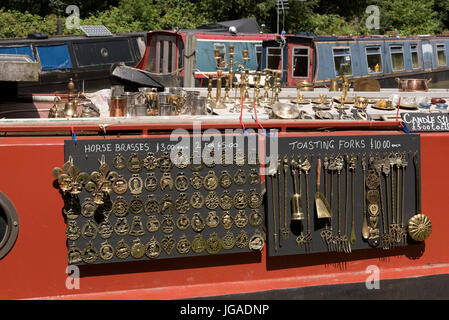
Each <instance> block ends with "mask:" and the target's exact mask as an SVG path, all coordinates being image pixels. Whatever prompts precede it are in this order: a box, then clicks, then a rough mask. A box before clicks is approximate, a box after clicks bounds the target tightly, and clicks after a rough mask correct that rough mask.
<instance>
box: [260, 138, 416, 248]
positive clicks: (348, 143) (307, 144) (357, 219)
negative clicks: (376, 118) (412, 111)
mask: <svg viewBox="0 0 449 320" xmlns="http://www.w3.org/2000/svg"><path fill="white" fill-rule="evenodd" d="M270 143H273V141H272V140H270V139H267V148H270ZM277 143H278V155H279V156H280V160H281V161H280V177H281V179H280V181H279V182H280V183H279V185H278V174H277V168H276V167H277V166H275V168H274V171H273V167H271V169H270V172H269V173H270V175H268V176H267V177H266V181H267V183H266V193H265V200H266V201H265V212H266V215H267V216H266V219H267V225H268V228H267V242H268V253H269V255H270V256H282V255H293V254H304V253H313V252H327V251H341V252H345V250H346V251H348V252H349V249H348V247H349V246H348V244H347V243H346V244H345V242H344V241H342V240H341V239H343V237H344V236H346V237H347V239H348V241H349V242H350V240H351V231H352V192H354V227H355V237H356V239H355V241H354V242H353V243H352V244H350V249H351V250H357V249H364V248H371V247H376V246H377V247H379V248H381V247H383V245H384V243H383V242H382V236H383V235H384V225H385V228H386V230H387V233H389V228H390V224H392V222H393V221H392V218H393V216H392V213H391V212H392V211H391V210H392V209H391V207H392V201H391V199H392V198H394V210H395V211H394V212H395V216H394V217H395V221H394V222H396V221H397V217H398V212H399V222H400V223H398V224H399V225H401V223H402V226H404V225H405V226H406V225H407V221H408V219H409V218H410V217H412V216H413V215H415V214H416V212H417V210H416V197H415V193H416V190H415V166H414V161H413V160H414V157H416V160H417V162H418V164H419V163H420V137H419V135H410V134H403V135H367V136H323V137H317V136H314V137H300V136H298V137H279V140H278V141H277ZM394 154H396V155H401V159H402V163H404V164H405V162H404V160H405V161H407V166H406V167H405V168H404V169H403V168H402V166H400V167H399V189H400V193H399V195H400V196H399V203H400V207H399V211H397V210H398V209H397V203H398V201H397V191H396V190H397V185H398V180H397V178H398V176H397V170H398V169H397V168H398V167H397V166H396V165H393V167H392V168H393V170H392V173H393V175H391V172H389V175H388V177H386V175H385V173H381V175H380V177H381V179H380V182H381V186H377V185H376V184H375V180H376V179H375V176H378V177H379V174H378V173H377V171H375V169H376V168H375V167H374V164H379V163H380V161H379V160H380V159H387V158H388V157H389V155H394ZM285 156H286V157H287V158H286V159H287V167H288V169H287V176H286V177H287V180H286V181H287V185H286V190H287V192H286V193H285V191H284V190H285V189H284V188H285V187H284V157H285ZM298 156H299V157H300V159H301V161H300V163H301V164H302V165H304V161H305V159H306V157H307V159H308V162H310V170H309V174H308V198H307V196H306V179H305V177H306V175H305V171H302V174H301V191H302V193H301V202H302V211H303V213H304V217H303V218H304V219H303V220H292V210H293V208H292V206H293V205H292V196H293V194H294V182H293V179H292V166H291V160H292V159H294V160H295V161H296V162H297V163H298ZM337 156H341V157H342V158H341V159H343V162H342V166H341V171H340V178H338V170H336V169H335V168H333V169H335V170H333V179H332V175H331V173H330V171H329V170H328V171H325V169H324V167H325V164H324V162H325V157H327V160H328V161H327V162H328V165H327V166H328V169H329V166H330V164H329V163H330V160H331V159H332V158H333V159H334V160H333V161H334V163H335V159H336V157H337ZM346 156H348V158H347V157H346ZM351 156H354V157H355V158H354V159H355V160H354V161H353V162H354V164H355V169H354V170H352V169H350V168H349V169H348V166H347V164H348V160H349V163H351V161H350V160H351ZM363 156H365V160H366V171H365V181H368V180H370V181H374V185H373V184H371V187H373V190H377V191H372V192H370V201H368V200H366V202H365V203H366V211H365V212H368V206H369V205H370V204H371V203H376V199H375V198H376V195H377V198H380V195H382V203H381V202H380V200H377V207H376V205H374V206H371V207H370V210H372V211H369V212H372V213H374V218H373V219H376V218H375V217H376V214H375V212H376V210H375V209H377V210H378V211H377V212H378V213H377V222H376V220H373V224H372V226H376V223H377V229H378V235H379V237H378V238H376V236H375V235H376V232H375V230H374V232H373V234H372V235H373V236H372V238H373V239H370V240H366V239H364V238H363V237H362V225H363V219H364V218H363V217H364V206H363V199H364V185H363V181H364V180H363V170H362V159H363ZM292 157H293V158H292ZM398 157H399V156H398ZM318 158H320V160H321V179H320V184H321V186H320V191H321V193H323V194H324V196H325V198H326V200H327V202H328V203H329V206H330V207H331V213H332V219H328V218H320V219H318V217H317V208H316V205H315V194H316V191H317V189H316V186H317V182H316V181H317V162H318ZM392 159H394V158H392ZM384 163H385V162H384ZM378 167H379V166H378ZM388 167H389V166H385V170H386V171H387V172H388V171H389V170H388V169H390V170H391V167H390V168H388ZM380 168H381V169H380V170H381V172H382V171H383V170H382V167H380ZM418 168H419V166H418ZM403 170H404V172H405V175H404V189H405V191H404V193H403V192H402V190H403V189H402V176H403ZM273 172H275V175H274V176H272V175H271V174H272V173H273ZM352 172H354V183H353V184H352ZM347 173H348V175H346V174H347ZM373 174H374V175H375V176H374V175H373ZM325 175H326V178H327V179H326V180H327V181H326V182H327V186H326V187H327V193H325V188H324V187H325V183H324V182H325ZM418 175H420V173H419V172H418ZM391 177H393V189H394V194H393V197H392V194H391V190H392V189H391ZM347 178H348V180H346V179H347ZM295 179H296V183H297V191H298V192H299V189H300V185H299V171H297V172H296V176H295ZM338 179H340V190H339V189H338ZM332 180H333V186H332V201H331V183H332ZM346 181H348V183H347V182H346ZM387 182H388V187H387ZM273 187H274V192H273V189H272V188H273ZM279 187H280V190H279ZM347 187H348V188H349V189H348V198H346V190H347ZM387 188H388V194H389V199H388V208H389V211H388V212H389V215H388V216H387V207H386V206H387V199H386V194H387ZM369 190H370V189H368V187H366V188H365V199H367V198H368V195H367V194H368V191H369ZM273 194H274V197H273ZM402 194H404V199H402ZM338 199H340V201H338ZM284 201H285V202H284ZM307 201H308V203H309V218H310V236H309V240H310V241H309V242H306V241H304V240H305V239H307V235H308V234H309V233H308V228H307V226H308V219H307ZM402 202H403V205H402ZM284 207H285V208H286V211H284ZM339 207H340V236H341V238H339V239H338V238H337V236H338V208H339ZM402 207H403V209H404V218H402ZM279 208H280V210H279ZM273 210H275V212H276V214H275V215H274V213H273ZM345 211H346V212H347V215H346V214H345ZM280 213H281V214H280ZM365 215H366V217H367V224H368V225H371V224H370V220H369V219H370V215H371V214H368V213H365ZM284 217H286V220H284ZM275 218H276V221H275V220H274V219H275ZM345 220H346V224H345ZM280 221H281V224H280V223H279V222H280ZM284 221H287V223H286V224H284ZM274 222H275V223H276V228H274ZM331 223H332V237H333V238H329V239H331V240H332V239H334V240H335V239H337V240H341V241H334V242H332V241H326V240H325V239H326V238H325V237H324V233H323V238H322V232H323V231H325V230H326V228H327V230H330V227H331ZM326 224H327V225H328V226H327V227H326ZM285 226H286V227H287V228H288V230H287V233H286V235H287V236H286V238H285V239H284V238H283V235H282V233H283V232H282V229H283V228H284V227H285ZM373 229H376V228H373ZM275 233H276V234H277V236H276V241H277V245H275V236H274V234H275ZM301 235H302V236H301ZM369 237H371V236H369ZM297 240H298V241H299V243H298V242H297ZM385 243H386V242H385ZM406 243H407V239H406V236H405V237H403V240H401V241H400V242H399V243H397V242H396V241H393V243H392V244H391V245H390V246H389V248H392V247H394V246H401V245H405V244H406ZM344 244H345V245H344ZM339 245H340V246H339Z"/></svg>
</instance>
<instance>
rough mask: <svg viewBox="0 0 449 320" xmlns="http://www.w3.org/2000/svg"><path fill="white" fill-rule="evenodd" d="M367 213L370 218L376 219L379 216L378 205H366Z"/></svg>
mask: <svg viewBox="0 0 449 320" xmlns="http://www.w3.org/2000/svg"><path fill="white" fill-rule="evenodd" d="M368 213H369V215H370V216H372V217H377V216H378V215H379V205H378V204H377V203H370V204H369V205H368Z"/></svg>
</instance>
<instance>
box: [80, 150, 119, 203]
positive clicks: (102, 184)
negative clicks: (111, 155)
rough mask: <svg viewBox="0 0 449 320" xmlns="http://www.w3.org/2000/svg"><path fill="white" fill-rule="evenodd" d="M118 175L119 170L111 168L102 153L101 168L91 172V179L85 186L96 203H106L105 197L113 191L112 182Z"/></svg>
mask: <svg viewBox="0 0 449 320" xmlns="http://www.w3.org/2000/svg"><path fill="white" fill-rule="evenodd" d="M118 177H119V175H118V174H117V172H115V171H111V170H110V168H109V165H108V164H107V163H106V160H105V157H104V155H102V157H101V159H100V168H99V170H98V171H94V172H92V173H91V175H90V180H91V181H89V182H88V183H87V184H86V187H85V188H86V190H87V191H88V192H90V193H91V194H92V196H93V197H94V202H95V203H96V204H103V203H104V198H105V197H106V196H108V195H109V194H110V193H111V192H112V184H113V183H114V181H115V180H116V179H117V178H118Z"/></svg>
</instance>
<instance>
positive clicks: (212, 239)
mask: <svg viewBox="0 0 449 320" xmlns="http://www.w3.org/2000/svg"><path fill="white" fill-rule="evenodd" d="M220 250H221V239H220V238H219V237H218V235H217V234H216V233H212V234H211V235H210V236H209V238H208V239H207V240H206V251H207V252H208V253H209V254H217V253H219V252H220Z"/></svg>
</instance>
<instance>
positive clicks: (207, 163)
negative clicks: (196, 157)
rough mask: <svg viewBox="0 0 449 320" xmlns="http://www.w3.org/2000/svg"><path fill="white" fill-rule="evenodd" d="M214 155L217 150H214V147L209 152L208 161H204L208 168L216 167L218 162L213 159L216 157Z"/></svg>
mask: <svg viewBox="0 0 449 320" xmlns="http://www.w3.org/2000/svg"><path fill="white" fill-rule="evenodd" d="M214 156H215V152H214V150H213V149H212V150H211V151H210V153H209V159H207V161H204V165H205V166H206V167H208V168H213V167H215V165H216V163H215V161H214V160H212V159H214ZM204 160H206V159H204Z"/></svg>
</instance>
